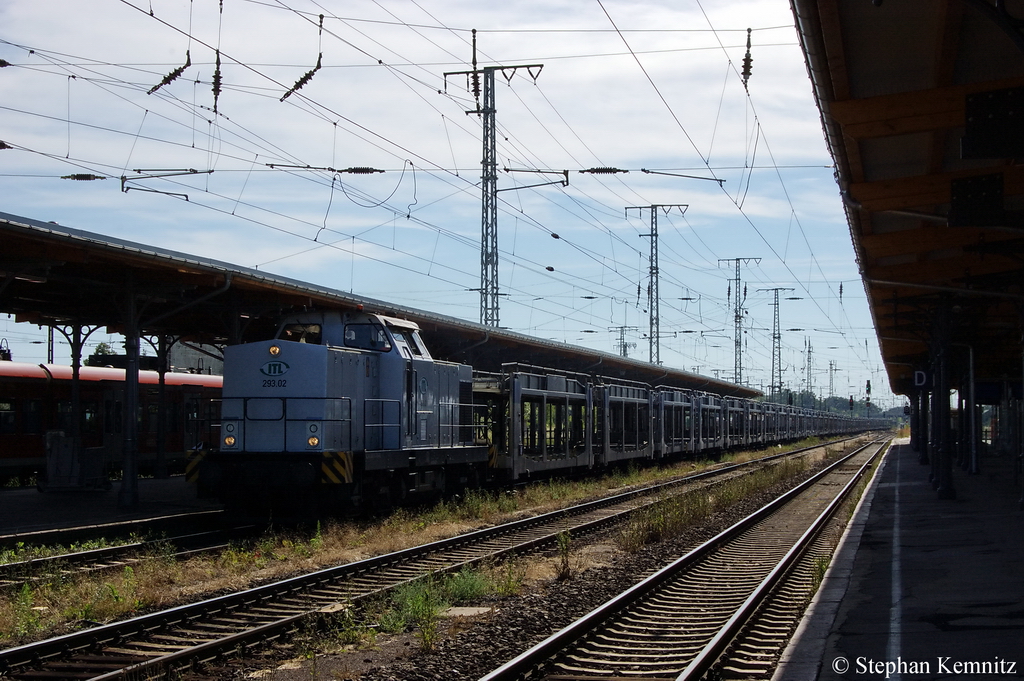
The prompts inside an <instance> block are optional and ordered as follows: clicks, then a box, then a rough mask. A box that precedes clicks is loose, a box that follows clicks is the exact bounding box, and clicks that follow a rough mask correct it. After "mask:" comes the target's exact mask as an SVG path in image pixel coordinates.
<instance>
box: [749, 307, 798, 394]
mask: <svg viewBox="0 0 1024 681" xmlns="http://www.w3.org/2000/svg"><path fill="white" fill-rule="evenodd" d="M757 290H758V291H770V292H774V293H775V302H774V303H773V304H772V305H773V307H774V308H775V314H774V319H773V321H772V375H771V380H770V385H769V387H768V391H769V392H770V393H772V394H773V395H776V396H778V395H780V394H781V393H782V329H781V328H780V324H779V292H780V291H792V290H794V289H791V288H785V287H778V288H759V289H757Z"/></svg>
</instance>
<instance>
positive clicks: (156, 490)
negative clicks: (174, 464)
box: [0, 475, 221, 537]
mask: <svg viewBox="0 0 1024 681" xmlns="http://www.w3.org/2000/svg"><path fill="white" fill-rule="evenodd" d="M120 484H121V483H120V482H114V483H113V488H112V489H110V490H106V491H80V492H79V491H75V492H55V491H49V492H39V491H37V490H36V489H34V488H32V489H28V488H20V489H0V537H4V536H10V535H17V534H24V533H30V532H39V531H42V530H50V529H60V528H67V527H78V526H82V525H102V524H107V523H117V522H125V521H130V520H142V519H147V518H156V517H163V516H171V515H177V514H182V513H191V512H195V511H204V510H217V509H220V508H221V505H220V504H218V503H217V502H215V501H212V500H209V499H197V498H196V488H195V486H194V485H191V484H189V483H187V482H186V481H185V476H183V475H178V476H172V477H170V478H166V479H163V480H156V479H152V478H142V479H140V480H139V481H138V488H139V505H138V508H137V509H135V510H133V511H130V512H125V511H121V510H120V509H118V507H117V493H118V488H119V487H120Z"/></svg>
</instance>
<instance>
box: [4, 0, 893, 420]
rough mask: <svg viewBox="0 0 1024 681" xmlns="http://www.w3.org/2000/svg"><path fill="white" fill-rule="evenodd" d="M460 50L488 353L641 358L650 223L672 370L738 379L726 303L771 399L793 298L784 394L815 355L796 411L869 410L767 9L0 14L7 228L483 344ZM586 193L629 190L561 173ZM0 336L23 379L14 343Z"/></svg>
mask: <svg viewBox="0 0 1024 681" xmlns="http://www.w3.org/2000/svg"><path fill="white" fill-rule="evenodd" d="M321 17H322V18H321ZM748 28H749V29H752V31H751V33H750V36H751V43H752V47H751V55H752V57H753V69H752V74H751V76H750V79H749V82H748V89H746V90H745V89H744V85H743V81H742V77H741V69H742V61H743V57H744V54H745V52H746V42H747V29H748ZM472 29H476V30H477V34H476V38H477V64H478V66H479V67H481V68H482V67H486V66H502V67H506V68H504V69H503V70H502V71H500V72H498V74H497V76H496V87H495V101H496V109H497V128H498V134H497V138H498V165H499V169H500V170H499V177H498V187H499V191H500V193H499V217H498V233H499V251H500V255H499V263H500V264H499V270H500V290H501V293H502V296H501V309H500V322H501V326H504V327H507V328H510V329H512V330H515V331H519V332H522V333H527V334H531V335H535V336H539V337H542V338H553V339H556V340H558V341H565V342H567V343H571V344H578V345H584V346H588V347H594V348H599V349H601V350H605V351H609V352H618V351H619V341H620V339H623V338H624V339H625V341H626V342H627V344H628V345H627V351H628V353H629V354H630V356H634V357H640V358H645V359H646V358H647V357H648V337H647V332H648V324H649V320H648V311H647V309H648V303H647V288H648V286H649V278H648V273H649V269H650V259H649V258H650V238H649V237H648V236H645V235H648V234H650V231H651V230H650V220H651V210H650V208H649V207H650V206H652V205H656V206H666V208H659V209H657V210H658V217H657V221H658V232H659V242H658V244H659V249H658V250H659V266H660V280H659V281H660V286H659V292H660V311H661V318H660V330H661V339H660V343H661V345H660V348H661V350H660V353H661V360H662V362H663V363H664V364H666V365H670V366H674V367H680V368H684V369H686V370H696V371H698V372H700V373H703V374H707V375H715V374H718V375H719V376H720V377H721V378H724V379H729V380H731V379H732V377H733V371H734V369H733V367H734V336H733V334H734V321H733V315H734V312H733V308H734V304H735V302H736V298H735V297H736V296H737V295H739V296H740V300H741V302H742V304H743V310H744V334H743V338H744V341H743V374H744V375H743V378H744V382H745V383H748V384H749V385H752V386H753V387H756V388H761V387H762V386H766V385H767V384H768V383H769V382H770V368H771V355H772V353H771V347H772V345H771V333H772V323H773V312H774V308H773V302H774V293H772V292H770V291H766V290H765V289H773V288H784V289H792V291H788V290H787V291H783V292H782V293H781V297H782V302H781V308H780V312H781V314H780V317H781V327H782V333H783V351H782V363H783V369H784V372H783V381H784V382H785V383H787V384H789V385H790V386H791V387H793V388H802V387H804V386H806V382H807V367H808V361H807V352H806V349H807V346H808V344H809V345H810V347H811V348H812V353H811V363H810V366H811V381H812V384H813V386H814V388H815V390H816V391H817V392H819V393H823V394H826V395H827V394H828V393H829V386H830V382H831V384H832V389H833V390H834V393H835V394H837V395H849V394H853V395H855V396H857V397H858V398H860V397H863V391H864V385H865V381H866V380H868V379H873V381H872V382H873V387H875V392H874V395H873V397H874V398H875V399H876V401H882V402H883V404H886V405H887V404H888V402H887V400H888V397H887V395H886V394H885V393H884V390H885V387H886V384H887V381H886V380H885V377H884V373H882V369H881V362H880V359H879V354H878V348H877V343H876V341H875V338H874V334H873V331H872V328H871V319H870V315H869V313H868V310H867V305H866V302H865V296H864V292H863V288H862V285H861V283H860V279H859V277H858V274H857V266H856V263H855V261H854V257H853V252H852V248H851V243H850V236H849V233H848V229H847V226H846V222H845V218H844V215H843V212H842V206H841V202H840V199H839V194H838V190H837V188H836V185H835V182H834V179H833V171H832V168H831V166H830V164H831V159H830V157H829V156H828V152H827V150H826V148H825V145H824V141H823V136H822V132H821V125H820V122H819V119H818V112H817V110H816V109H815V107H814V104H813V101H812V98H811V87H810V82H809V80H808V77H807V73H806V69H805V66H804V62H803V57H802V55H801V52H800V49H799V46H798V44H797V38H796V33H795V31H794V29H793V17H792V15H791V14H790V10H789V3H788V2H786V0H748V1H746V2H743V1H735V2H729V3H722V2H712V1H711V0H701V1H700V2H698V1H697V0H649V1H639V2H638V1H637V0H628V1H627V0H572V1H567V0H554V1H552V0H546V1H545V2H534V1H533V0H512V1H510V2H505V3H491V2H468V1H466V0H355V1H352V0H350V1H348V2H344V3H341V2H329V1H328V0H321V1H320V2H313V1H309V0H283V1H277V0H223V1H222V2H220V1H218V0H192V1H185V0H173V1H166V0H120V1H118V0H97V1H96V2H89V3H82V2H77V1H76V2H70V1H67V2H62V1H59V0H52V1H49V2H46V3H40V2H36V1H35V0H6V1H5V2H3V3H2V4H0V59H3V60H4V61H6V62H8V63H9V65H8V66H5V67H4V68H2V69H0V140H3V141H4V142H5V143H6V144H7V145H8V146H10V147H11V148H10V149H5V150H3V151H0V211H4V212H7V213H13V214H15V215H22V216H27V217H31V218H34V219H38V220H52V221H55V222H58V223H60V224H63V225H66V226H69V227H73V228H77V229H83V230H87V231H93V232H98V233H100V234H106V235H111V236H116V237H120V238H125V239H132V240H135V241H139V242H142V243H147V244H153V245H157V246H161V247H166V248H173V249H175V250H179V251H184V252H188V253H193V254H196V255H200V256H207V257H211V258H217V259H221V260H225V261H228V262H232V263H236V264H238V265H242V266H247V267H258V268H259V269H261V270H267V271H270V272H274V273H279V274H282V275H286V276H290V277H296V278H299V279H303V280H308V281H311V282H315V283H317V284H320V285H323V286H328V287H332V288H336V289H340V290H344V291H353V292H354V293H356V294H361V295H366V296H371V297H375V298H381V299H385V300H389V301H393V302H396V303H401V304H405V305H410V306H414V307H419V308H424V309H429V310H433V311H436V312H441V313H445V314H450V315H454V316H458V317H462V318H465V319H469V320H473V321H479V315H480V312H479V309H480V299H479V293H478V292H477V291H476V290H474V289H478V288H479V286H480V219H481V218H480V215H481V206H480V204H481V199H480V187H479V184H480V173H481V171H480V163H481V158H482V151H481V130H482V126H481V120H480V117H479V116H477V115H475V114H467V113H466V112H467V111H472V110H475V109H476V108H477V103H476V101H475V99H474V95H473V92H472V88H471V86H470V84H469V83H468V82H467V78H466V76H464V75H459V74H458V73H456V75H448V76H447V77H446V76H445V74H446V73H448V74H451V73H452V72H465V71H468V70H470V69H471V68H472V66H471V62H472V56H473V50H472ZM218 55H219V61H220V66H219V70H218V67H217V61H218ZM318 62H319V64H320V68H319V69H315V70H314V68H315V67H316V65H317V64H318ZM516 66H518V67H521V68H516V69H513V68H509V67H516ZM182 67H184V68H182ZM527 67H530V68H527ZM541 67H542V68H541ZM311 71H312V75H311V76H309V75H308V74H310V72H311ZM178 72H180V75H178V76H177V77H176V78H173V79H172V78H170V76H171V75H172V74H173V73H178ZM165 80H169V81H170V82H166V83H165V84H164V85H162V86H160V87H159V88H156V86H158V85H159V84H160V83H161V82H162V81H165ZM215 80H216V81H219V92H215V88H214V82H215ZM300 82H302V83H303V84H302V86H301V87H300V88H298V89H295V86H296V85H297V84H298V83H300ZM286 95H287V96H286ZM600 167H607V168H618V169H621V170H628V171H629V172H628V173H625V172H621V173H616V174H594V173H581V172H579V171H581V170H587V169H591V168H600ZM348 168H373V169H376V170H382V171H385V172H382V173H378V172H374V173H371V174H353V173H347V172H343V171H345V170H346V169H348ZM330 169H334V170H337V171H339V172H332V170H330ZM541 170H543V171H556V173H539V172H536V171H541ZM644 170H647V171H655V172H644ZM190 171H196V172H194V173H193V172H190ZM563 171H568V176H569V186H564V187H563V186H561V184H560V183H556V184H548V185H546V186H533V187H527V185H538V184H542V183H546V182H552V181H557V180H559V179H560V178H561V177H563V176H562V175H561V173H562V172H563ZM73 173H86V174H92V175H97V176H101V177H104V178H106V179H104V180H93V181H74V180H67V179H61V177H62V176H64V175H69V174H73ZM183 173H184V174H183ZM681 176H692V177H681ZM122 177H124V178H126V180H125V181H123V182H122V179H121V178H122ZM716 180H721V181H722V182H721V183H719V182H718V181H716ZM517 187H518V188H517ZM185 196H187V197H188V200H187V201H186V200H185ZM669 206H685V208H683V207H675V208H670V207H669ZM635 207H641V208H642V209H641V210H638V209H637V208H635ZM555 234H557V235H558V238H557V239H556V238H553V236H552V235H555ZM735 258H742V259H744V260H743V261H742V263H741V279H742V283H741V285H740V290H739V291H737V290H736V287H735V285H734V284H733V283H732V281H731V280H732V279H733V277H734V276H735V264H734V260H733V259H735ZM730 261H731V262H730ZM793 298H796V299H798V300H791V299H793ZM623 327H624V328H623ZM789 329H793V330H789ZM0 335H2V336H3V337H6V338H7V339H8V340H9V342H10V344H11V346H12V348H14V353H15V359H17V360H23V361H31V362H39V361H43V360H45V347H44V346H43V345H40V344H38V343H33V342H32V341H38V340H40V339H41V338H42V336H41V335H40V333H39V332H38V331H37V330H36V329H35V327H31V326H27V325H16V324H14V322H13V320H6V319H4V320H0ZM94 338H95V337H94ZM97 340H107V338H106V337H100V338H98V339H97ZM66 356H67V349H66V348H63V347H62V346H58V348H57V358H56V359H57V361H58V362H60V361H67V360H66ZM830 368H831V369H832V370H831V371H830ZM878 398H883V399H882V400H879V399H878Z"/></svg>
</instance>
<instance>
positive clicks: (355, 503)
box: [196, 311, 884, 509]
mask: <svg viewBox="0 0 1024 681" xmlns="http://www.w3.org/2000/svg"><path fill="white" fill-rule="evenodd" d="M882 425H884V424H883V423H880V422H878V421H870V420H865V419H856V418H851V417H849V416H845V415H841V414H835V413H824V412H817V411H813V410H808V409H802V408H798V407H792V406H787V405H778V404H769V403H765V402H759V401H755V400H749V399H741V398H731V397H721V396H718V395H715V394H710V393H705V392H700V391H695V390H684V389H679V388H670V387H661V386H651V385H646V384H642V383H636V382H630V381H625V380H621V379H611V378H607V377H604V376H600V375H582V374H573V373H568V372H561V371H557V370H553V369H544V368H539V367H533V366H528V365H525V364H507V365H504V366H503V367H502V370H501V371H500V372H496V373H495V372H483V371H476V370H474V369H473V367H471V366H469V365H466V364H458V363H452V362H447V361H440V360H437V359H434V358H433V357H431V354H430V351H429V349H428V348H427V346H426V344H425V343H424V342H423V338H422V336H421V334H420V329H419V327H418V326H417V325H416V324H415V323H412V322H410V321H407V320H404V319H396V318H392V317H387V316H383V315H380V314H371V313H368V312H362V311H359V312H340V311H325V312H306V313H302V314H298V315H294V316H291V317H289V318H286V319H285V320H284V321H283V323H282V324H281V325H280V326H279V329H278V332H277V334H276V337H274V338H273V339H271V340H264V341H258V342H250V343H246V344H242V345H235V346H230V347H227V348H226V349H225V353H224V385H223V401H222V411H221V429H220V438H219V444H218V446H217V447H215V448H211V449H210V450H209V451H203V452H197V457H201V461H198V462H197V466H196V469H197V471H198V484H199V489H200V493H201V494H202V495H204V496H213V497H217V498H220V499H222V500H223V501H225V502H226V503H228V504H229V505H233V506H246V505H250V504H256V503H259V504H264V503H268V502H271V501H273V503H281V504H284V505H287V504H288V503H292V504H296V505H299V506H303V507H312V506H319V507H323V508H330V509H338V508H341V507H345V506H351V507H360V506H372V507H380V506H384V507H388V506H391V505H395V504H401V503H403V502H407V501H410V500H414V499H429V498H432V497H434V496H437V495H442V494H451V493H458V492H460V491H461V490H464V489H467V488H474V487H487V486H507V485H514V484H517V483H520V482H522V481H525V480H528V479H532V478H538V477H544V476H552V475H572V474H576V473H580V472H584V471H590V470H594V469H602V468H607V467H610V466H614V465H617V464H627V463H630V462H636V463H641V462H658V461H662V460H667V459H671V458H678V457H683V456H695V455H705V456H707V455H711V454H713V453H715V452H718V451H721V450H724V449H729V448H737V447H763V446H767V445H769V444H772V443H777V442H782V441H787V440H795V439H799V438H803V437H807V436H812V435H836V434H842V433H852V432H857V431H863V430H868V429H871V428H876V427H880V426H882Z"/></svg>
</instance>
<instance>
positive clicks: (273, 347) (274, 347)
mask: <svg viewBox="0 0 1024 681" xmlns="http://www.w3.org/2000/svg"><path fill="white" fill-rule="evenodd" d="M270 354H271V355H273V356H274V357H277V356H278V355H280V354H281V348H280V347H279V346H277V345H271V346H270Z"/></svg>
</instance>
